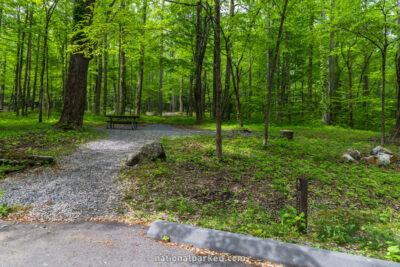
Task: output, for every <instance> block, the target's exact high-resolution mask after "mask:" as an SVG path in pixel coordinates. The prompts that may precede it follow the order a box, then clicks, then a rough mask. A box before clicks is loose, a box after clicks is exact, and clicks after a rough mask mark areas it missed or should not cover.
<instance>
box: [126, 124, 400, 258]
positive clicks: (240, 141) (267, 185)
mask: <svg viewBox="0 0 400 267" xmlns="http://www.w3.org/2000/svg"><path fill="white" fill-rule="evenodd" d="M200 127H202V128H208V126H204V125H203V126H200ZM231 128H234V126H233V125H231V126H228V127H227V128H225V129H228V130H229V129H231ZM249 128H250V129H252V130H255V134H253V135H234V134H226V135H225V136H224V141H223V147H224V157H223V159H222V160H217V159H216V158H215V138H214V137H213V136H210V135H208V136H207V135H201V136H194V137H184V138H174V139H168V140H163V144H164V147H165V149H166V154H167V161H166V162H145V163H142V164H140V165H138V166H136V167H135V168H133V169H131V170H127V171H126V172H125V173H124V174H123V177H124V179H125V182H126V184H127V186H126V188H129V189H127V190H126V191H125V202H126V203H127V204H128V205H130V206H131V208H132V210H131V212H130V214H129V216H130V217H131V218H134V219H140V220H148V221H152V220H154V219H165V220H169V221H177V222H181V223H189V224H192V225H196V226H203V227H209V228H214V229H219V230H225V231H231V232H236V233H243V234H250V235H253V236H257V237H263V238H274V239H278V240H282V241H286V242H293V243H300V244H306V245H311V246H315V247H320V248H327V249H333V250H338V251H343V252H348V253H354V254H360V255H364V256H370V257H375V258H381V259H387V260H392V261H397V262H400V255H399V247H400V183H399V181H400V174H399V171H400V164H394V165H391V166H388V167H378V166H374V165H369V164H368V163H365V162H354V163H344V162H342V161H341V160H340V156H341V155H342V153H343V152H344V151H345V150H346V149H348V148H353V149H358V150H359V151H361V152H362V153H363V154H365V155H366V154H368V153H369V152H370V150H371V149H372V148H373V147H374V146H376V145H378V143H377V142H378V140H379V134H378V133H375V132H369V131H357V130H348V129H342V128H335V127H324V128H304V127H289V128H290V129H292V130H294V131H295V140H294V141H287V140H282V139H279V138H277V137H278V135H279V129H280V128H278V127H272V130H271V135H272V138H271V140H270V143H269V145H268V147H267V148H263V147H262V134H261V132H260V131H259V130H260V129H262V125H257V126H256V127H252V126H250V127H249ZM386 147H387V148H389V149H391V150H392V151H393V152H394V153H395V154H396V155H400V148H399V146H397V145H395V144H392V145H388V146H386ZM298 177H301V178H307V179H308V180H309V205H310V207H309V218H308V220H309V221H308V232H307V234H304V235H303V234H299V233H298V231H297V229H296V225H297V222H298V221H299V220H301V217H299V216H297V215H296V209H295V207H296V200H295V195H296V191H295V181H296V178H298Z"/></svg>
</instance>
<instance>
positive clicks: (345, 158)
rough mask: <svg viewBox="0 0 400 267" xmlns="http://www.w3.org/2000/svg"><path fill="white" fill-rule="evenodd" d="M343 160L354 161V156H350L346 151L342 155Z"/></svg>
mask: <svg viewBox="0 0 400 267" xmlns="http://www.w3.org/2000/svg"><path fill="white" fill-rule="evenodd" d="M340 159H341V160H343V161H344V162H350V161H354V158H353V157H352V156H350V155H349V154H347V153H345V154H343V155H342V156H341V157H340Z"/></svg>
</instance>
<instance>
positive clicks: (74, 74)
mask: <svg viewBox="0 0 400 267" xmlns="http://www.w3.org/2000/svg"><path fill="white" fill-rule="evenodd" d="M94 3H95V0H85V1H78V0H76V1H75V3H74V14H85V15H86V16H82V17H78V16H76V17H75V18H74V19H75V21H74V24H75V25H78V24H80V23H82V20H83V21H84V22H83V26H88V25H90V24H91V22H92V14H93V6H94ZM87 17H89V19H87ZM85 39H86V36H85V35H84V34H82V33H81V34H80V35H75V36H74V37H73V38H72V45H76V44H80V45H81V49H80V51H76V52H75V53H73V54H71V56H70V61H69V62H70V63H69V71H68V80H67V87H66V95H65V96H66V98H65V103H64V109H63V112H62V115H61V118H60V121H59V122H58V125H60V126H61V125H65V126H67V127H74V128H75V127H80V126H82V125H83V115H84V113H85V100H86V86H87V73H88V68H89V61H90V59H91V58H90V57H87V56H85V54H84V53H83V51H82V50H84V49H85V48H86V42H85Z"/></svg>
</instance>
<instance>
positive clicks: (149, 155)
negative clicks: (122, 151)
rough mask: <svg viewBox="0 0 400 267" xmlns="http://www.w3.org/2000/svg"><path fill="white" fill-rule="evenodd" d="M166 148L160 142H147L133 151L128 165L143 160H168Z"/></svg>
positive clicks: (128, 158)
mask: <svg viewBox="0 0 400 267" xmlns="http://www.w3.org/2000/svg"><path fill="white" fill-rule="evenodd" d="M166 158H167V157H166V154H165V151H164V148H163V146H162V144H161V143H160V142H157V141H156V142H151V143H148V144H145V145H144V146H143V147H142V148H141V149H140V150H139V151H136V152H134V153H131V154H129V155H128V157H127V161H126V165H127V166H135V165H136V164H138V163H140V162H142V161H143V160H145V159H147V160H156V159H161V160H166Z"/></svg>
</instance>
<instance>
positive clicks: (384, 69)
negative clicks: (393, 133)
mask: <svg viewBox="0 0 400 267" xmlns="http://www.w3.org/2000/svg"><path fill="white" fill-rule="evenodd" d="M386 56H387V44H385V45H384V47H383V50H382V121H381V145H382V146H383V145H384V144H385V89H386Z"/></svg>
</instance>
